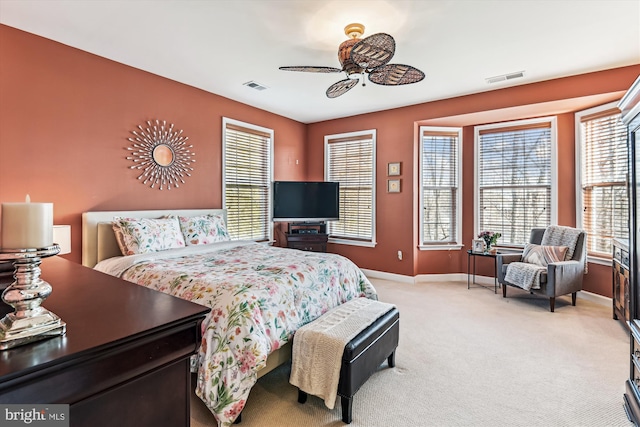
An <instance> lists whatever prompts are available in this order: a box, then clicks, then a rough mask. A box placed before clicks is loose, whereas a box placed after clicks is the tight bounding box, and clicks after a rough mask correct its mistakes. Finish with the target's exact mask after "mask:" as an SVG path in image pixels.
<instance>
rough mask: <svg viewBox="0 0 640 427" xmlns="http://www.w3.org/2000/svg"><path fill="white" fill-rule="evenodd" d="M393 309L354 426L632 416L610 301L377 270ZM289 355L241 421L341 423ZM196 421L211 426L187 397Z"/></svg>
mask: <svg viewBox="0 0 640 427" xmlns="http://www.w3.org/2000/svg"><path fill="white" fill-rule="evenodd" d="M372 282H373V283H374V286H375V287H376V289H377V290H378V293H379V296H380V300H381V301H386V302H391V303H394V304H396V305H397V307H398V309H399V310H400V344H399V347H398V349H397V352H396V367H395V368H394V369H388V368H387V365H386V362H385V363H384V364H383V365H382V367H381V368H380V369H379V370H378V372H377V373H376V374H374V375H373V376H372V377H371V378H370V379H369V380H368V381H367V382H366V383H365V385H364V386H363V387H362V388H361V389H360V390H359V391H358V392H357V393H356V395H355V397H354V405H353V422H352V423H351V424H350V425H351V426H353V427H361V426H372V427H386V426H403V427H405V426H406V427H411V426H415V427H428V426H487V427H489V426H597V427H600V426H630V425H631V423H630V422H629V421H628V420H627V418H626V415H625V412H624V408H623V403H622V402H623V397H622V396H623V393H624V383H625V380H626V378H627V376H628V375H629V338H628V335H627V333H626V331H625V330H624V328H623V326H622V325H621V324H620V323H619V322H617V321H614V320H613V319H612V317H611V307H610V306H605V305H601V304H597V303H594V302H592V301H588V300H584V299H580V298H579V299H578V302H577V306H576V307H572V306H571V302H570V299H571V298H570V296H569V297H562V298H559V299H557V300H556V311H555V313H551V312H549V308H548V307H549V303H548V300H547V299H545V298H542V297H539V296H534V295H530V294H528V293H526V292H523V291H519V290H516V289H513V288H509V289H507V299H503V298H502V295H501V291H500V290H499V291H498V294H497V295H496V294H494V293H493V289H491V290H487V289H485V288H481V287H474V288H472V289H470V290H467V286H466V282H447V283H439V284H435V283H429V284H426V283H423V284H416V285H411V284H406V283H397V282H390V281H385V280H376V279H373V280H372ZM289 372H290V365H284V366H281V367H280V368H278V369H276V370H275V371H273V372H271V373H269V374H267V375H266V376H264V377H263V378H261V379H260V380H259V381H258V384H257V385H256V386H255V387H254V389H253V390H252V392H251V395H250V397H249V400H248V403H247V406H246V407H245V410H244V412H243V414H242V423H241V424H239V426H240V427H243V426H244V427H256V426H260V427H271V426H273V427H276V426H277V427H289V426H290V427H299V426H308V427H311V426H314V427H315V426H326V427H329V426H344V425H345V424H344V423H342V421H341V407H340V399H339V398H338V403H337V404H336V407H335V409H333V410H329V409H327V408H326V407H325V406H324V403H323V402H322V401H321V400H320V399H319V398H317V397H314V396H309V399H308V400H307V403H306V404H304V405H301V404H299V403H298V402H297V390H296V388H295V387H293V386H291V385H290V384H289V382H288V378H289ZM191 408H192V419H191V426H192V427H204V426H215V425H216V424H215V421H214V419H213V417H212V416H211V414H210V413H208V411H207V409H206V408H205V406H204V404H203V403H202V402H201V401H200V400H199V399H198V398H196V397H192V405H191Z"/></svg>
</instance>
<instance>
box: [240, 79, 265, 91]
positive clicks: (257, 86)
mask: <svg viewBox="0 0 640 427" xmlns="http://www.w3.org/2000/svg"><path fill="white" fill-rule="evenodd" d="M243 85H245V86H248V87H250V88H252V89H255V90H265V89H267V87H266V86H265V85H261V84H260V83H257V82H254V81H253V80H251V81H250V82H246V83H243Z"/></svg>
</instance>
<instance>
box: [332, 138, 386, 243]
mask: <svg viewBox="0 0 640 427" xmlns="http://www.w3.org/2000/svg"><path fill="white" fill-rule="evenodd" d="M324 145H325V180H327V181H335V182H339V183H340V220H339V221H330V222H329V227H328V228H329V239H330V241H332V242H336V243H347V244H353V245H361V246H374V245H375V237H376V236H375V226H374V225H375V182H376V174H375V164H376V159H375V157H376V155H375V151H376V131H375V129H372V130H367V131H362V132H353V133H345V134H340V135H328V136H325V138H324Z"/></svg>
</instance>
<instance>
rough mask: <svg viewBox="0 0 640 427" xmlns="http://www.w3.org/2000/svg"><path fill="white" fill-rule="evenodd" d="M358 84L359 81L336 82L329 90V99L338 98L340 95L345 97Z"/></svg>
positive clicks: (345, 80)
mask: <svg viewBox="0 0 640 427" xmlns="http://www.w3.org/2000/svg"><path fill="white" fill-rule="evenodd" d="M356 84H358V80H357V79H344V80H340V81H339V82H336V83H334V84H332V85H331V86H329V89H327V98H337V97H339V96H340V95H344V94H345V93H347V92H348V91H349V89H351V88H352V87H354V86H355V85H356Z"/></svg>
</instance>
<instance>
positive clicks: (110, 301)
mask: <svg viewBox="0 0 640 427" xmlns="http://www.w3.org/2000/svg"><path fill="white" fill-rule="evenodd" d="M41 268H42V278H43V279H44V280H46V281H47V282H49V284H51V286H52V287H53V293H52V294H51V296H49V298H47V300H45V301H44V303H43V306H44V307H45V308H47V309H49V310H51V311H52V312H54V313H55V314H57V315H58V316H60V317H61V318H62V320H63V321H65V322H66V323H67V333H66V335H65V336H63V337H55V338H50V339H47V340H43V341H38V342H35V343H31V344H26V345H24V346H20V347H15V348H13V349H10V350H5V351H0V361H1V363H0V403H22V404H25V403H27V404H29V403H33V404H40V403H42V404H47V403H51V404H54V403H65V404H69V405H70V425H71V426H73V427H82V426H91V427H100V426H105V427H106V426H117V427H126V426H132V427H133V426H136V427H143V426H149V427H151V426H153V427H156V426H188V425H189V423H190V403H189V402H190V393H191V375H190V372H189V358H190V356H191V355H192V354H194V353H195V352H196V350H197V349H198V346H199V344H200V324H201V322H202V320H203V319H204V316H205V315H206V313H207V312H208V311H209V309H208V308H207V307H203V306H200V305H197V304H193V303H191V302H188V301H184V300H181V299H179V298H175V297H172V296H170V295H165V294H162V293H160V292H156V291H153V290H150V289H147V288H145V287H143V286H138V285H135V284H132V283H128V282H125V281H123V280H120V279H118V278H115V277H111V276H109V275H106V274H103V273H100V272H97V271H95V270H92V269H90V268H87V267H83V266H81V265H79V264H75V263H72V262H70V261H67V260H65V259H63V258H60V257H52V258H47V259H45V260H44V261H43V263H42V266H41ZM9 311H11V308H10V307H9V306H7V305H5V304H4V303H2V302H0V314H1V315H2V316H4V315H5V314H6V313H7V312H9Z"/></svg>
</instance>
